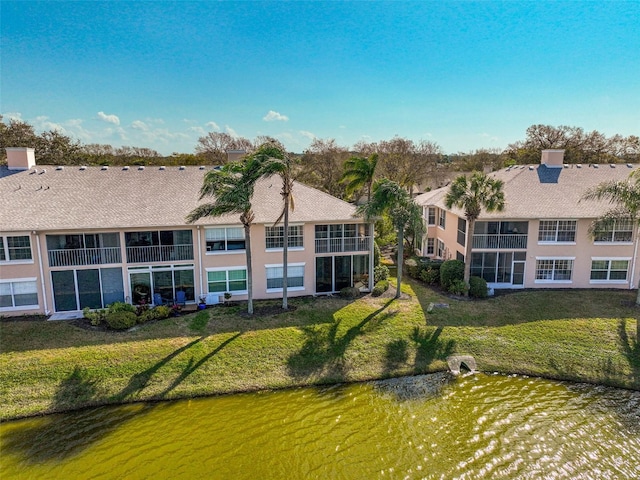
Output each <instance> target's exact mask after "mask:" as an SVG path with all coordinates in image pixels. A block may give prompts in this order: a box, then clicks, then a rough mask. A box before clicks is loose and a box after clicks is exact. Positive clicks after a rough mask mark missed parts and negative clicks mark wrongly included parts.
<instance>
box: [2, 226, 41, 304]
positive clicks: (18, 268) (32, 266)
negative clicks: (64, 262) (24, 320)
mask: <svg viewBox="0 0 640 480" xmlns="http://www.w3.org/2000/svg"><path fill="white" fill-rule="evenodd" d="M0 236H5V237H6V236H28V237H29V241H30V243H31V260H17V261H8V260H7V261H4V262H2V261H0V282H9V281H14V280H20V281H33V280H35V281H36V284H37V295H38V307H37V308H34V307H32V306H28V307H24V308H21V307H7V308H0V316H3V315H6V316H13V315H34V314H44V313H45V294H44V292H43V289H42V281H41V276H40V268H39V257H38V248H37V239H36V235H34V234H33V233H31V232H0Z"/></svg>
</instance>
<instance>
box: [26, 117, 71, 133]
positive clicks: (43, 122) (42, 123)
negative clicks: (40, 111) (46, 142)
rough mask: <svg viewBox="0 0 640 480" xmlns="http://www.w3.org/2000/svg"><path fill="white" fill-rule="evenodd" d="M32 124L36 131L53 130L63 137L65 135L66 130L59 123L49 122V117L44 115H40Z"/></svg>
mask: <svg viewBox="0 0 640 480" xmlns="http://www.w3.org/2000/svg"><path fill="white" fill-rule="evenodd" d="M33 123H34V125H33V126H34V127H35V129H36V130H42V131H45V130H55V131H57V132H60V133H62V134H64V135H66V134H67V130H66V129H65V128H64V127H63V126H62V125H61V124H60V123H55V122H51V121H50V120H49V117H47V116H45V115H40V116H38V117H36V119H35V121H34V122H33Z"/></svg>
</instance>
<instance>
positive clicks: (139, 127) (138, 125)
mask: <svg viewBox="0 0 640 480" xmlns="http://www.w3.org/2000/svg"><path fill="white" fill-rule="evenodd" d="M131 128H133V129H135V130H142V131H143V132H146V131H148V130H149V127H148V126H147V124H146V123H144V122H142V121H140V120H134V121H133V122H131Z"/></svg>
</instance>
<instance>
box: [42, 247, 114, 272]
mask: <svg viewBox="0 0 640 480" xmlns="http://www.w3.org/2000/svg"><path fill="white" fill-rule="evenodd" d="M48 253H49V266H51V267H70V266H73V265H98V264H104V263H121V262H122V257H121V255H120V247H104V248H73V249H58V250H49V252H48Z"/></svg>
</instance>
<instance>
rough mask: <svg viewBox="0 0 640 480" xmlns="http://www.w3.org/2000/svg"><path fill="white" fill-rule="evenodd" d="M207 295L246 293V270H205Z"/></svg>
mask: <svg viewBox="0 0 640 480" xmlns="http://www.w3.org/2000/svg"><path fill="white" fill-rule="evenodd" d="M207 281H208V285H209V293H224V292H231V293H246V292H247V269H246V268H244V267H242V268H232V269H228V270H207Z"/></svg>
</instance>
